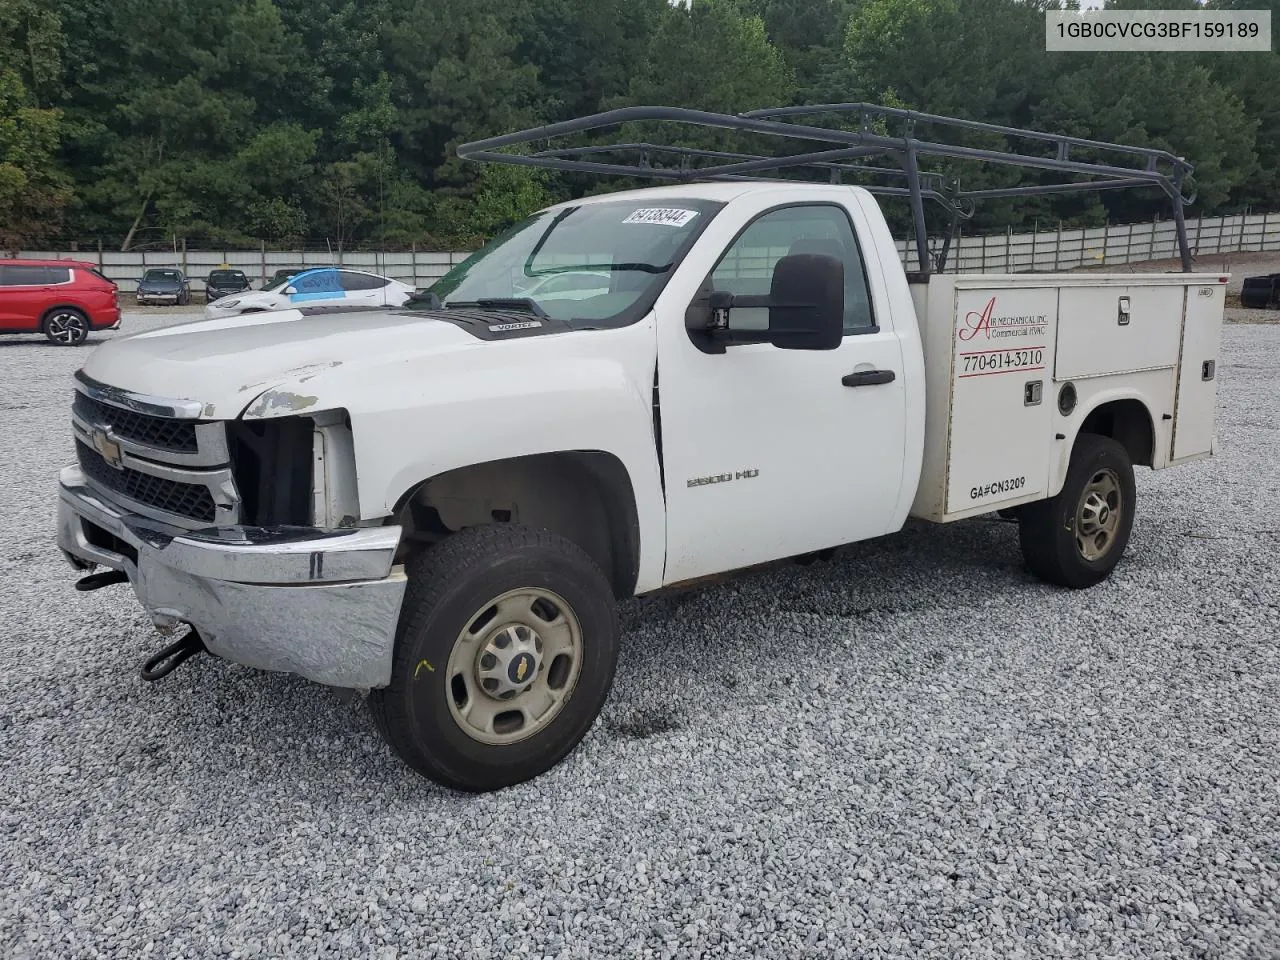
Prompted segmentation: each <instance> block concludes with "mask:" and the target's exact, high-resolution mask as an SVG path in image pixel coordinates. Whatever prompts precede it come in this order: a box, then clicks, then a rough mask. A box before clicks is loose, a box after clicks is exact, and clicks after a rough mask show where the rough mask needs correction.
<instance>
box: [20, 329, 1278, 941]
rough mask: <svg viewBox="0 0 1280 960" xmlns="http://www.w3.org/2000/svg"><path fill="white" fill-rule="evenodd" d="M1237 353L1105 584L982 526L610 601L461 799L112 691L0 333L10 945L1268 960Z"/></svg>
mask: <svg viewBox="0 0 1280 960" xmlns="http://www.w3.org/2000/svg"><path fill="white" fill-rule="evenodd" d="M166 322H172V317H157V316H148V317H146V318H145V319H140V318H137V317H130V318H128V319H127V320H126V323H125V332H127V331H130V330H137V329H140V328H142V327H144V326H151V325H155V324H158V323H166ZM1225 337H1226V346H1225V356H1224V359H1223V362H1222V365H1221V370H1222V394H1223V395H1222V404H1221V411H1220V416H1221V421H1220V445H1221V455H1220V456H1219V457H1218V458H1216V459H1215V460H1213V461H1210V462H1206V463H1200V464H1195V465H1191V466H1187V467H1182V468H1179V469H1175V470H1170V471H1167V472H1164V473H1161V474H1159V475H1153V474H1151V473H1150V472H1148V471H1142V472H1140V473H1139V477H1138V489H1139V499H1140V505H1139V512H1138V519H1137V524H1136V526H1135V530H1134V536H1133V541H1132V544H1131V546H1130V548H1129V553H1128V556H1127V557H1126V559H1125V561H1124V562H1123V564H1122V565H1121V567H1120V568H1119V570H1118V571H1117V573H1116V575H1115V576H1114V577H1113V579H1111V580H1110V581H1109V582H1107V583H1106V584H1103V585H1102V586H1100V587H1098V588H1096V589H1094V590H1091V591H1088V592H1084V593H1069V592H1064V591H1059V590H1055V589H1051V588H1049V587H1046V586H1043V585H1041V584H1039V583H1036V582H1034V581H1032V580H1031V579H1030V578H1029V576H1028V575H1027V574H1026V573H1025V572H1024V571H1023V570H1022V567H1021V564H1020V559H1019V555H1018V550H1017V536H1016V528H1015V527H1014V526H1013V525H1012V524H1006V523H1001V522H994V521H986V520H976V521H970V522H967V523H961V524H956V525H953V526H950V527H928V526H920V527H914V526H913V527H912V529H910V530H908V531H907V532H906V533H904V534H902V535H900V536H897V537H890V538H886V539H884V540H882V541H878V542H874V543H870V544H864V545H861V546H858V547H855V548H850V549H848V550H847V551H844V552H842V553H841V554H839V555H838V556H837V557H836V559H834V560H833V561H831V562H829V563H821V564H817V565H814V566H811V567H786V568H783V569H780V570H776V571H772V572H763V573H756V574H752V575H748V576H745V577H743V578H741V579H739V580H736V581H734V582H732V583H730V584H728V585H723V586H719V587H712V588H707V589H704V590H700V591H696V592H691V593H688V594H684V595H680V596H677V597H666V598H660V599H652V600H641V601H634V602H631V603H629V604H627V605H625V606H624V609H623V619H624V628H625V639H624V652H623V657H622V662H621V664H620V667H619V671H618V680H617V683H616V685H615V687H614V692H613V695H612V697H611V699H610V701H609V704H608V706H607V708H606V711H605V714H604V716H603V717H602V719H601V722H600V723H599V725H598V726H597V727H596V728H595V729H594V730H593V732H592V733H591V734H590V735H589V736H588V738H587V740H586V741H585V743H584V744H583V746H582V747H581V748H580V749H579V750H578V751H576V752H575V753H574V754H573V755H572V756H571V757H570V758H569V759H568V760H567V761H566V762H565V763H564V764H562V765H561V766H559V767H558V768H556V769H555V770H554V771H552V772H551V773H549V774H548V775H546V776H544V777H542V778H540V779H539V780H537V781H535V782H533V783H530V784H526V785H523V786H520V787H516V788H513V789H510V790H507V791H504V792H502V793H501V794H492V795H487V796H479V797H471V796H461V795H455V794H450V793H447V792H445V791H443V790H441V789H438V788H436V787H435V786H433V785H431V784H429V783H427V782H425V781H422V780H419V779H417V778H416V777H414V776H413V775H412V774H410V773H409V772H408V771H407V770H406V769H405V768H404V767H402V766H401V765H400V764H399V763H398V762H397V761H395V760H394V759H392V757H391V756H390V754H389V753H388V751H387V750H386V749H385V748H384V747H383V745H382V743H381V741H380V740H379V739H378V738H377V735H376V734H375V733H374V731H373V728H372V724H371V723H370V721H369V719H368V717H367V715H366V712H365V711H364V709H363V708H362V705H360V704H358V703H353V704H350V705H342V704H340V703H339V702H338V701H337V699H336V698H335V697H334V696H333V695H332V694H331V693H330V692H329V691H327V690H325V689H324V688H321V687H317V686H313V685H309V684H307V683H305V682H302V681H300V680H295V679H292V678H289V677H286V676H279V675H266V674H260V673H254V672H251V671H248V670H245V669H242V668H239V667H236V666H233V665H229V664H226V663H221V662H218V661H215V660H214V659H212V658H209V657H205V658H200V659H198V660H197V661H195V662H193V663H192V664H191V665H189V666H187V667H184V668H183V669H181V670H179V671H178V672H177V673H175V674H174V675H173V676H171V677H169V678H168V679H167V680H165V681H162V682H160V683H157V684H146V683H143V682H142V681H141V680H139V679H138V676H137V669H138V664H139V662H140V661H141V659H142V658H143V657H144V656H146V655H147V654H148V653H150V652H152V651H153V650H154V649H155V648H156V647H157V638H156V635H155V634H154V632H153V631H152V629H151V627H150V624H149V621H148V620H147V619H146V618H144V617H143V615H142V613H141V611H140V609H139V608H138V606H137V605H136V602H135V601H134V599H133V596H132V594H131V592H129V591H128V589H127V588H123V587H114V588H111V589H109V590H103V591H100V592H97V593H93V594H78V593H75V592H74V591H73V590H72V588H71V584H72V582H73V580H74V575H73V573H72V571H71V569H70V568H69V567H67V566H66V565H65V563H64V562H63V561H62V559H61V558H60V557H59V556H58V555H57V553H56V550H55V548H54V545H53V540H52V537H53V515H54V503H55V493H54V490H55V475H56V471H57V469H58V467H60V466H61V465H62V464H63V463H64V462H65V461H67V460H68V459H69V456H70V450H71V441H70V435H69V428H68V426H67V407H68V404H69V400H70V382H69V376H70V374H71V372H72V371H73V370H74V369H75V368H76V367H77V366H78V365H79V363H80V362H82V361H83V359H84V356H85V353H84V352H83V351H79V352H77V351H73V350H68V349H60V348H54V347H51V346H48V345H46V344H44V343H43V342H40V341H37V340H35V339H28V340H6V339H0V383H2V384H3V387H2V388H0V418H2V422H3V427H2V428H0V458H2V463H3V467H2V469H3V480H4V486H5V489H6V490H7V491H8V494H7V496H6V497H5V498H4V503H3V506H0V516H2V517H3V524H2V525H0V577H3V582H4V592H3V595H2V597H3V606H2V607H0V610H2V611H3V622H4V624H5V627H6V629H5V632H4V640H3V643H2V644H0V762H2V764H3V766H2V767H0V956H3V957H11V958H22V957H32V958H45V957H142V956H151V957H176V956H191V957H197V956H198V957H223V956H226V957H237V956H242V957H257V956H291V957H293V956H312V955H327V956H343V957H351V956H361V957H363V956H370V957H473V956H474V957H540V956H551V957H588V956H590V957H600V956H604V955H608V954H619V955H626V956H632V957H648V956H653V957H666V956H690V957H695V956H747V955H754V956H769V957H786V958H794V957H879V956H896V957H912V958H915V957H999V958H1011V957H1048V956H1069V957H1122V956H1123V957H1130V956H1148V957H1197V958H1198V957H1224V958H1225V957H1232V958H1254V957H1256V958H1262V957H1274V956H1277V955H1280V653H1278V652H1277V638H1278V637H1280V586H1278V585H1277V580H1276V577H1277V571H1278V570H1280V556H1278V555H1280V517H1278V516H1277V514H1278V512H1280V511H1278V509H1277V508H1280V452H1278V448H1277V441H1278V440H1280V432H1278V428H1280V327H1277V326H1270V327H1268V326H1241V325H1232V326H1229V327H1227V329H1226V334H1225Z"/></svg>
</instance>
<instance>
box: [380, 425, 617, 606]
mask: <svg viewBox="0 0 1280 960" xmlns="http://www.w3.org/2000/svg"><path fill="white" fill-rule="evenodd" d="M391 519H392V521H393V522H395V523H399V524H400V525H401V526H403V527H404V529H405V536H404V538H403V539H402V541H401V554H402V555H405V554H408V553H410V552H412V551H413V550H414V549H423V548H425V547H426V546H428V545H430V544H431V543H434V542H436V541H439V540H442V539H444V538H445V537H447V536H449V535H450V534H451V533H456V532H457V531H458V530H461V529H462V528H463V527H473V526H479V525H481V524H490V523H520V524H524V525H526V526H531V527H541V528H543V529H547V530H551V531H553V532H555V533H558V534H560V536H562V537H565V538H566V539H568V540H571V541H572V542H573V543H576V544H577V545H578V546H579V547H581V548H582V549H583V550H584V551H586V553H587V554H588V555H589V556H590V557H591V559H593V560H594V561H595V562H596V563H597V564H598V565H599V567H600V569H601V570H603V571H604V575H605V576H606V577H607V578H608V579H609V582H610V583H611V584H612V585H613V590H614V594H615V595H616V596H617V597H619V598H624V597H629V596H631V595H632V593H633V592H634V590H635V584H636V577H637V575H638V573H639V566H640V521H639V517H638V515H637V512H636V500H635V492H634V490H633V489H632V486H631V478H630V477H629V476H628V474H627V470H626V467H624V466H623V465H622V462H621V461H620V460H619V459H618V458H617V457H615V456H613V455H612V454H609V453H603V452H600V451H595V450H575V451H564V452H560V453H543V454H534V455H532V456H526V457H512V458H510V459H506V460H493V461H490V462H488V463H478V464H474V465H472V466H468V467H460V468H458V469H456V470H450V471H449V472H447V473H442V474H440V475H439V476H435V477H432V478H431V479H429V480H424V481H423V482H422V483H419V484H417V485H416V486H414V487H413V488H412V489H410V490H409V491H408V492H406V493H405V494H404V496H403V497H401V498H400V500H399V501H398V502H397V504H396V509H395V511H394V513H393V514H392V518H391Z"/></svg>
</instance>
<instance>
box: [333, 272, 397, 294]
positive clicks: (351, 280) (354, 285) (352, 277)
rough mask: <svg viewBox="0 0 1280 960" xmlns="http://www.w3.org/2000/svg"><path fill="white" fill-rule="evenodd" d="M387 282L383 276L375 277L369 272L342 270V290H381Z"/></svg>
mask: <svg viewBox="0 0 1280 960" xmlns="http://www.w3.org/2000/svg"><path fill="white" fill-rule="evenodd" d="M389 282H390V281H388V280H387V279H386V278H385V277H375V276H374V275H373V274H371V273H353V272H351V271H348V270H343V271H342V289H343V290H381V289H382V288H383V287H385V286H386V285H387V284H388V283H389Z"/></svg>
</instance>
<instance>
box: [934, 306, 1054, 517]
mask: <svg viewBox="0 0 1280 960" xmlns="http://www.w3.org/2000/svg"><path fill="white" fill-rule="evenodd" d="M1057 320H1058V291H1057V289H1056V288H1054V287H1014V288H1004V289H998V290H997V289H990V290H983V289H976V290H975V289H958V290H956V299H955V329H954V330H953V331H952V337H953V344H952V361H953V364H952V371H951V377H952V384H951V417H950V429H949V435H948V438H947V441H948V444H947V445H948V449H947V512H948V513H957V512H960V511H963V510H972V509H973V508H975V507H988V508H989V509H992V510H994V509H996V508H997V507H998V506H999V505H1000V504H1001V503H1003V502H1004V501H1006V500H1014V499H1018V498H1025V497H1026V496H1027V495H1028V494H1035V493H1039V494H1041V495H1043V494H1044V493H1045V492H1046V490H1047V486H1048V482H1049V470H1048V464H1049V459H1050V456H1049V455H1050V448H1051V445H1052V443H1053V426H1052V420H1051V415H1052V410H1051V408H1052V406H1053V400H1052V391H1051V390H1050V389H1049V383H1048V378H1049V371H1048V367H1049V365H1050V364H1051V363H1052V356H1053V337H1054V330H1055V327H1056V326H1057Z"/></svg>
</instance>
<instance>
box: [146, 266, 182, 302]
mask: <svg viewBox="0 0 1280 960" xmlns="http://www.w3.org/2000/svg"><path fill="white" fill-rule="evenodd" d="M134 296H135V298H136V299H137V301H138V303H140V304H159V303H176V304H179V305H182V306H186V305H187V304H188V303H190V302H191V281H190V280H189V279H187V275H186V274H185V273H183V272H182V271H181V270H179V269H177V268H176V267H156V268H153V269H151V270H148V271H147V272H146V273H144V274H143V275H142V278H141V279H140V280H139V281H138V289H137V292H136V293H135V294H134Z"/></svg>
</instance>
